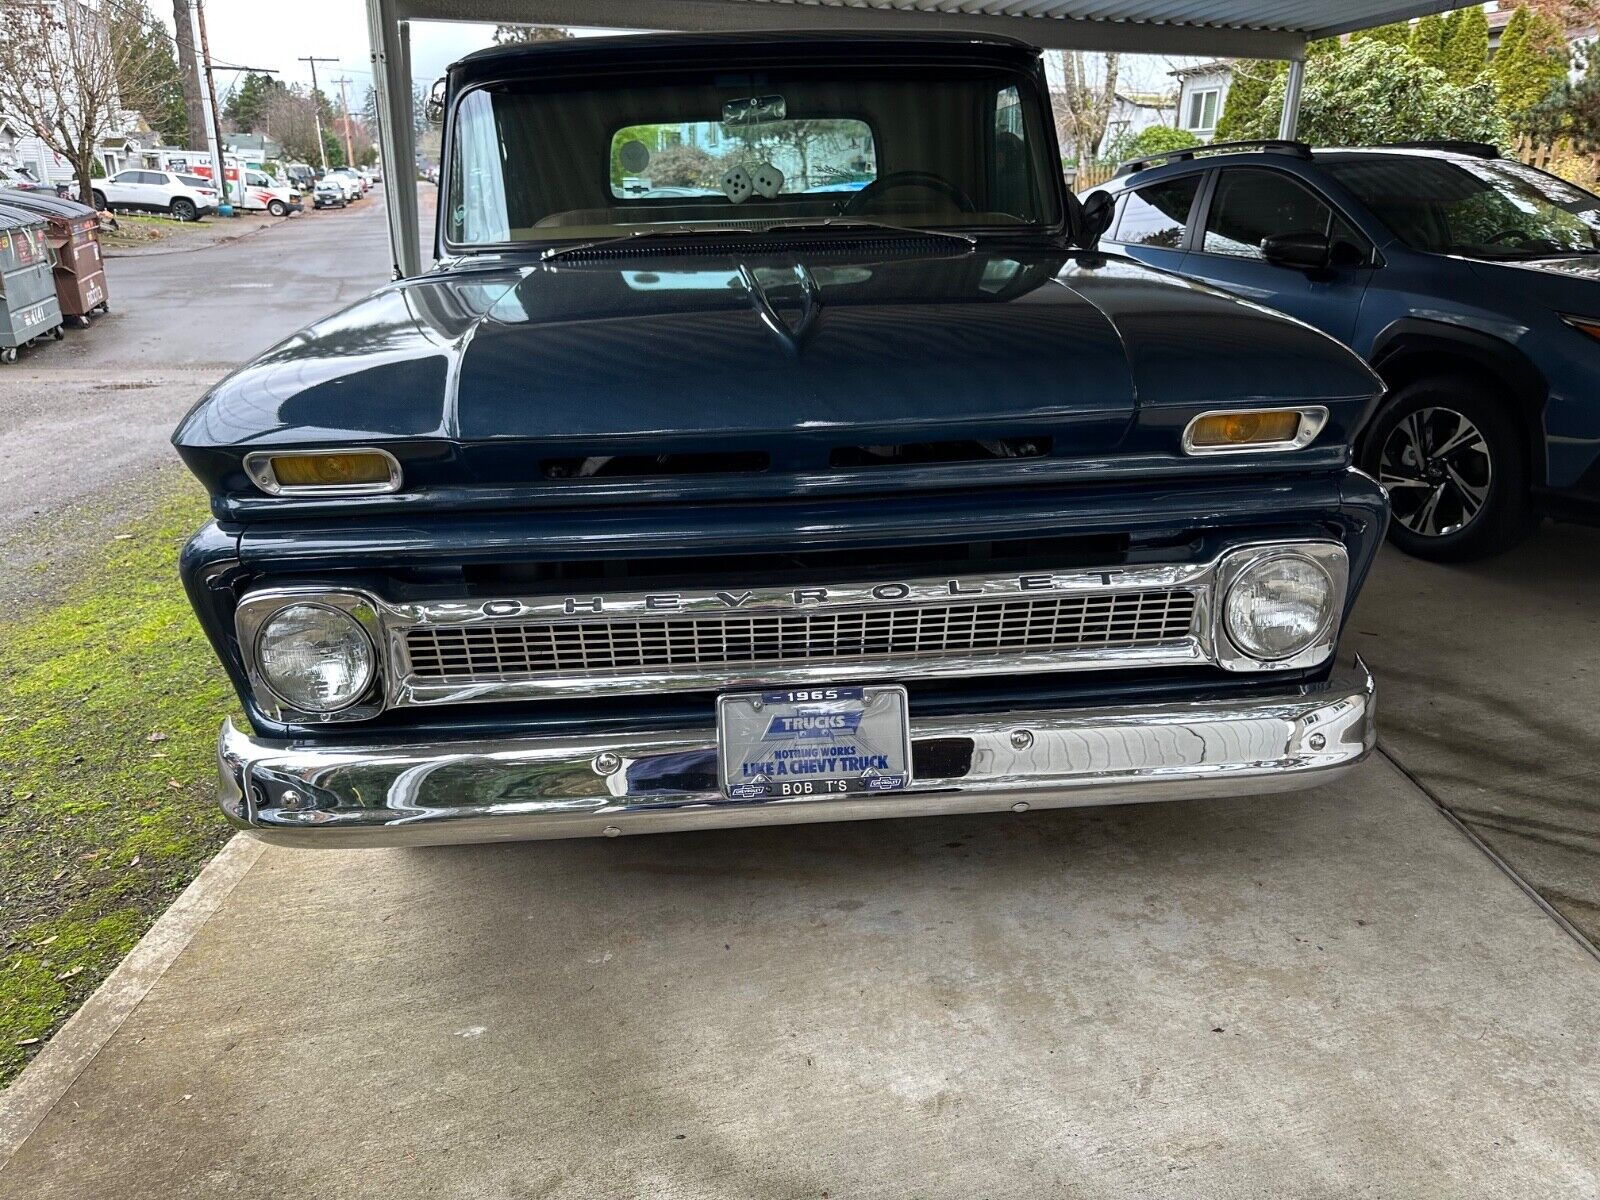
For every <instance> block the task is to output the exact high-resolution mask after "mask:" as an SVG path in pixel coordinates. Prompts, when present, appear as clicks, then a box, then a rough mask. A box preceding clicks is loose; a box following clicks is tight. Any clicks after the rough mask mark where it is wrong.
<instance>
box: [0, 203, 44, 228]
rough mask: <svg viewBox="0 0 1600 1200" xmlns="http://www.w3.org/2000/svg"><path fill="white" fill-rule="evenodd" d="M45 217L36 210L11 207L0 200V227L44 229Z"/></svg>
mask: <svg viewBox="0 0 1600 1200" xmlns="http://www.w3.org/2000/svg"><path fill="white" fill-rule="evenodd" d="M45 225H46V221H45V219H44V218H43V217H42V216H40V215H39V214H38V213H36V212H30V211H28V210H27V209H23V208H13V207H12V206H11V205H9V204H7V203H5V201H4V200H0V229H44V228H45Z"/></svg>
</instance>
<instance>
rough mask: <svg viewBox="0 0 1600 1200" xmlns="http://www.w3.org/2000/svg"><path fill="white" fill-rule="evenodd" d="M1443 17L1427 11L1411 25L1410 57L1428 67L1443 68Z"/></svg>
mask: <svg viewBox="0 0 1600 1200" xmlns="http://www.w3.org/2000/svg"><path fill="white" fill-rule="evenodd" d="M1444 35H1445V22H1444V18H1443V17H1441V16H1440V15H1439V14H1438V13H1429V14H1428V15H1427V16H1425V17H1423V18H1422V19H1421V20H1420V21H1418V22H1417V23H1416V24H1415V25H1413V26H1412V27H1411V41H1410V43H1409V45H1408V49H1409V50H1410V51H1411V54H1412V57H1414V58H1419V59H1421V60H1422V61H1423V62H1425V63H1427V64H1428V66H1430V67H1438V68H1440V69H1441V70H1443V69H1444Z"/></svg>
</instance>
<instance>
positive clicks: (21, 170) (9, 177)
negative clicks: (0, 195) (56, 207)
mask: <svg viewBox="0 0 1600 1200" xmlns="http://www.w3.org/2000/svg"><path fill="white" fill-rule="evenodd" d="M0 188H11V189H13V190H15V191H19V192H43V193H46V194H48V195H51V196H55V195H59V194H60V193H61V191H62V189H61V188H59V187H57V186H56V185H55V184H53V183H48V182H46V181H44V180H42V179H40V178H38V177H37V176H36V175H34V173H33V172H32V171H30V170H28V168H27V167H13V166H10V165H8V164H6V163H0Z"/></svg>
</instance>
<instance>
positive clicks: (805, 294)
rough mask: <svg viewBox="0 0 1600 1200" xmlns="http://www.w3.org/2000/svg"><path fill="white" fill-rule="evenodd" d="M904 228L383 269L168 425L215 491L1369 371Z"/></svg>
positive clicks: (836, 434)
mask: <svg viewBox="0 0 1600 1200" xmlns="http://www.w3.org/2000/svg"><path fill="white" fill-rule="evenodd" d="M906 244H909V245H912V246H914V247H916V250H915V252H906V251H905V249H904V246H903V245H901V244H899V243H891V244H888V245H886V246H881V247H876V248H874V247H872V246H870V244H869V245H867V246H864V247H861V248H858V249H854V250H851V251H849V252H841V251H840V250H839V249H836V248H829V249H828V250H826V251H825V252H817V253H804V254H801V253H786V254H768V255H739V256H730V255H726V254H716V255H710V254H701V253H696V254H694V255H685V254H675V253H662V254H659V255H652V256H644V255H640V254H637V253H632V252H630V253H627V254H626V255H617V256H615V257H608V256H603V255H602V256H596V257H594V258H592V259H591V260H590V261H583V260H582V259H573V258H568V259H560V260H556V261H553V262H550V263H545V264H541V265H538V266H531V267H530V266H521V267H506V268H502V269H490V270H487V271H485V270H477V271H471V272H468V271H456V272H445V273H441V274H437V275H434V276H431V277H427V278H424V279H420V280H415V281H410V282H407V283H404V284H399V285H395V286H393V287H390V288H387V289H385V290H383V291H381V292H379V293H377V294H376V295H374V296H372V297H369V298H368V299H366V300H364V301H362V302H360V303H358V304H356V305H355V306H353V307H352V308H349V309H347V310H345V311H344V312H342V313H339V314H337V315H335V316H333V317H330V318H328V319H326V320H324V321H321V322H318V323H317V324H315V325H313V326H311V327H310V328H308V329H306V330H304V331H303V332H301V333H300V334H297V335H296V336H294V337H292V338H290V339H289V340H288V341H286V342H284V343H282V344H281V345H279V346H277V347H275V348H273V349H272V350H270V351H268V352H267V353H266V354H264V355H263V356H262V357H261V358H259V359H258V360H256V361H255V362H253V363H251V364H249V365H248V366H246V367H244V368H242V369H240V370H239V371H237V372H235V373H234V374H233V375H231V376H230V377H229V378H228V379H226V380H224V381H223V382H222V383H221V384H219V385H218V386H217V387H216V388H215V389H213V390H212V392H211V393H210V394H209V395H208V396H207V397H206V398H205V399H204V400H202V401H201V403H200V404H199V405H197V406H196V408H195V409H194V410H193V411H192V412H191V413H190V414H189V416H188V417H187V418H185V420H184V422H183V423H182V424H181V425H180V427H179V429H178V430H177V433H176V434H175V435H174V441H175V443H176V444H177V445H178V447H179V449H180V450H181V451H182V452H183V453H184V455H185V458H186V459H187V460H188V461H189V462H190V464H191V466H193V467H195V469H196V471H197V472H198V473H200V474H201V475H202V478H206V479H207V482H208V483H210V484H212V485H213V487H214V490H216V489H221V490H231V489H232V487H233V486H235V485H239V486H242V487H243V488H245V489H248V483H247V482H245V481H244V480H243V477H242V475H238V474H233V475H230V472H229V470H228V464H227V462H226V461H221V460H225V459H227V458H228V457H229V455H230V454H231V455H232V456H233V457H235V458H237V457H238V456H241V455H242V454H243V453H244V452H247V451H249V450H251V449H262V448H268V447H282V446H320V445H329V444H351V443H362V444H386V445H389V446H391V448H394V449H396V453H397V454H401V456H402V458H404V457H405V455H404V454H403V453H401V448H400V447H399V446H397V443H404V444H406V447H405V448H406V449H407V450H408V451H409V452H411V453H413V454H417V453H422V450H421V449H419V448H426V455H427V456H430V458H431V461H433V463H434V469H435V472H436V476H437V479H438V481H439V482H441V483H448V484H454V485H465V484H471V483H484V484H489V483H498V484H507V485H509V484H513V483H516V482H519V479H520V482H524V483H533V482H539V481H540V475H539V465H540V464H549V463H551V462H553V461H557V460H560V461H564V462H576V463H584V462H591V461H595V460H600V459H606V458H610V457H614V456H628V455H644V456H651V457H655V456H663V455H680V456H688V457H697V458H698V459H700V460H701V461H711V462H712V463H715V462H716V461H719V460H718V459H717V456H718V455H724V454H726V455H746V456H748V455H756V456H758V457H759V456H763V455H764V456H767V459H768V468H769V469H771V470H773V471H783V472H795V471H803V470H807V469H823V468H826V467H827V466H828V465H829V464H830V463H833V464H835V465H837V463H838V461H839V455H840V454H841V453H844V454H845V455H846V457H848V456H849V454H850V453H852V452H859V451H862V449H863V448H881V447H884V446H904V445H908V444H912V443H917V444H922V445H926V444H938V445H946V444H954V443H957V442H970V443H979V444H985V445H991V446H995V445H999V446H1002V449H1003V448H1004V447H1005V446H1015V445H1016V444H1018V443H1027V444H1028V445H1030V446H1031V447H1032V451H1033V452H1036V453H1038V452H1041V450H1040V447H1041V446H1045V447H1048V448H1047V449H1044V450H1043V451H1042V452H1043V453H1049V454H1054V455H1069V456H1103V455H1106V454H1110V453H1113V452H1116V451H1118V449H1119V448H1122V447H1125V446H1126V445H1127V443H1128V439H1129V436H1130V431H1132V430H1133V429H1134V427H1135V425H1136V424H1137V423H1138V422H1137V418H1138V414H1139V412H1140V410H1141V407H1146V408H1150V407H1154V408H1155V409H1157V410H1160V409H1177V410H1187V409H1191V408H1193V407H1195V406H1196V405H1199V406H1203V407H1210V406H1215V405H1217V404H1222V403H1227V404H1237V403H1239V402H1240V401H1243V400H1256V399H1260V400H1268V401H1270V400H1290V399H1292V400H1294V401H1296V402H1303V401H1306V400H1317V399H1328V400H1351V399H1355V400H1357V401H1359V402H1360V403H1365V402H1366V401H1367V400H1369V399H1370V398H1371V397H1372V396H1373V395H1375V394H1376V391H1377V385H1376V384H1375V383H1374V380H1373V377H1372V376H1371V374H1370V373H1369V372H1367V370H1366V369H1365V367H1363V366H1362V365H1361V364H1360V362H1359V360H1357V359H1355V358H1354V356H1352V355H1350V354H1349V353H1348V352H1347V351H1345V350H1343V349H1342V348H1341V347H1338V346H1337V345H1336V344H1335V343H1333V342H1331V341H1330V340H1329V339H1327V338H1325V337H1324V336H1323V335H1321V334H1320V333H1317V332H1316V331H1314V330H1312V329H1310V328H1309V327H1307V326H1304V325H1301V324H1299V323H1297V322H1293V321H1290V320H1287V319H1285V318H1282V317H1279V316H1277V315H1274V314H1270V313H1267V312H1266V311H1265V310H1259V309H1254V308H1252V307H1250V306H1248V305H1243V304H1240V303H1239V302H1237V301H1234V300H1232V299H1231V298H1228V297H1225V296H1223V295H1221V294H1220V293H1215V292H1212V291H1211V290H1210V289H1207V288H1204V287H1200V286H1198V285H1194V284H1190V283H1187V282H1185V281H1182V280H1177V279H1174V278H1172V277H1169V276H1165V275H1162V274H1160V273H1158V272H1153V271H1150V270H1149V269H1147V268H1143V267H1140V266H1137V265H1136V264H1131V263H1129V262H1127V261H1126V260H1121V259H1112V258H1109V257H1105V256H1098V255H1092V256H1079V257H1076V258H1075V257H1073V256H1070V255H1067V254H1064V253H1062V252H1061V251H1058V250H1046V249H1040V248H1033V249H1027V250H1023V249H1017V248H1014V247H1013V248H1009V249H1005V250H993V251H991V250H987V249H982V250H969V249H967V248H966V247H954V248H951V247H950V246H948V245H947V244H945V243H940V242H934V241H933V240H932V239H920V238H919V239H908V241H907V243H906ZM708 456H709V458H708ZM546 475H548V471H546ZM411 477H412V473H411V472H410V471H408V478H411Z"/></svg>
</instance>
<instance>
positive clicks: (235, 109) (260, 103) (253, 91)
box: [222, 71, 283, 133]
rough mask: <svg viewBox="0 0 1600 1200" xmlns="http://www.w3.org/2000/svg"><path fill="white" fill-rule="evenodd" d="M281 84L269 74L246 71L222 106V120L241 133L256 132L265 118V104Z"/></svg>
mask: <svg viewBox="0 0 1600 1200" xmlns="http://www.w3.org/2000/svg"><path fill="white" fill-rule="evenodd" d="M282 86H283V84H281V83H279V82H278V81H277V80H275V79H273V78H272V77H271V76H270V75H259V74H257V73H256V72H254V71H250V72H248V73H246V75H245V77H244V79H243V80H241V81H240V83H239V86H238V87H236V88H234V89H233V91H232V92H231V93H230V94H229V96H228V100H227V103H225V104H224V105H223V106H222V120H223V122H224V124H226V125H229V126H231V127H232V128H233V129H236V130H238V131H239V132H241V133H257V132H259V131H260V130H261V127H262V122H263V121H265V120H266V115H267V104H268V101H269V100H270V99H271V97H272V93H273V92H274V91H275V90H276V89H278V88H281V87H282Z"/></svg>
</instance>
